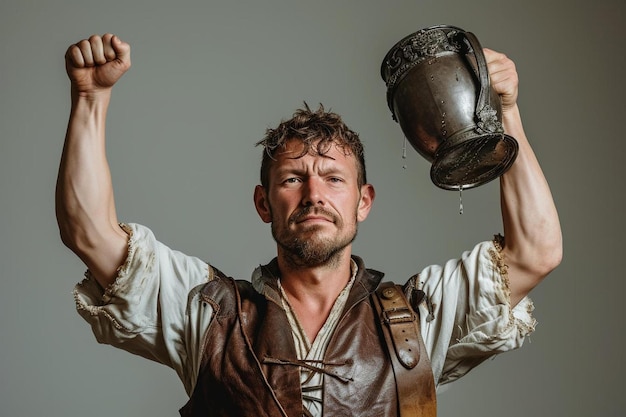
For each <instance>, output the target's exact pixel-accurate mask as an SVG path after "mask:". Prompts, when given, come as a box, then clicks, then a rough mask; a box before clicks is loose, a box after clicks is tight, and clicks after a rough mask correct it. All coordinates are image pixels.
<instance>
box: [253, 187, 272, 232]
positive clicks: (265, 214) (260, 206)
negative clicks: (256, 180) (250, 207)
mask: <svg viewBox="0 0 626 417" xmlns="http://www.w3.org/2000/svg"><path fill="white" fill-rule="evenodd" d="M254 207H256V212H257V213H259V217H260V218H261V220H263V221H264V222H265V223H270V222H271V221H272V210H271V209H270V204H269V200H268V199H267V190H265V187H263V186H262V185H257V186H256V187H255V188H254Z"/></svg>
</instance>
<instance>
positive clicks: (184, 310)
mask: <svg viewBox="0 0 626 417" xmlns="http://www.w3.org/2000/svg"><path fill="white" fill-rule="evenodd" d="M122 227H123V228H124V230H125V231H126V233H128V234H129V243H128V256H127V259H126V261H125V262H124V264H123V265H122V266H121V267H120V268H119V270H118V276H117V278H116V280H115V282H114V283H113V284H112V285H111V286H110V287H109V288H106V289H103V288H102V287H101V286H100V285H99V284H98V283H97V281H96V280H95V279H94V278H93V277H92V275H91V273H90V272H89V271H87V272H86V273H85V279H84V280H83V281H82V282H80V283H79V284H77V285H76V286H75V288H74V299H75V302H76V309H77V311H78V313H79V314H80V315H81V316H82V317H83V318H84V319H85V320H86V321H87V322H88V323H89V324H90V326H91V328H92V331H93V333H94V335H95V337H96V339H97V340H98V342H100V343H105V344H110V345H112V346H115V347H118V348H121V349H124V350H126V351H128V352H131V353H134V354H137V355H140V356H143V357H145V358H148V359H151V360H154V361H157V362H160V363H162V364H164V365H166V366H169V367H171V368H173V369H174V370H175V371H176V372H177V373H178V375H179V377H181V379H182V380H183V382H184V384H185V386H186V387H187V388H188V389H190V385H192V384H193V382H194V381H195V377H196V375H195V372H196V369H195V367H196V366H197V363H196V356H198V355H197V354H196V353H197V352H190V351H189V346H188V344H189V342H190V340H191V339H196V338H198V337H201V336H200V335H199V334H196V335H190V331H191V332H194V330H195V331H196V332H199V331H201V330H200V329H198V327H199V326H198V324H197V323H192V322H190V320H193V317H191V316H193V314H191V315H190V312H189V308H190V307H189V305H190V304H192V302H191V300H192V299H193V298H194V296H195V295H197V293H198V289H197V288H198V286H200V285H201V284H203V283H205V282H207V281H208V279H209V270H210V268H209V266H208V265H207V263H206V262H204V261H202V260H200V259H198V258H195V257H191V256H187V255H185V254H183V253H181V252H177V251H174V250H172V249H170V248H168V247H167V246H165V245H164V244H162V243H161V242H159V241H157V240H156V238H155V237H154V235H153V233H152V232H151V231H150V230H149V229H148V228H146V227H144V226H140V225H137V224H129V225H122ZM190 317H191V319H190Z"/></svg>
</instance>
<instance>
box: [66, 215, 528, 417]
mask: <svg viewBox="0 0 626 417" xmlns="http://www.w3.org/2000/svg"><path fill="white" fill-rule="evenodd" d="M123 227H124V229H125V230H126V232H127V233H128V234H129V235H130V239H129V245H128V257H127V259H126V262H125V263H124V264H123V265H122V266H121V267H120V268H119V271H118V277H117V279H116V280H115V282H114V283H113V284H112V285H111V286H110V287H109V288H107V289H106V290H103V289H102V288H101V287H100V285H99V284H98V283H97V282H96V280H95V279H94V278H93V277H92V276H91V274H90V273H89V271H87V272H86V273H85V279H84V280H83V281H82V282H81V283H79V284H77V285H76V287H75V288H74V299H75V301H76V308H77V310H78V312H79V314H80V315H81V316H82V317H83V318H84V319H85V320H86V321H87V322H89V324H90V325H91V327H92V330H93V332H94V335H95V336H96V339H97V340H98V341H99V342H100V343H106V344H110V345H113V346H116V347H119V348H121V349H124V350H127V351H129V352H131V353H134V354H137V355H140V356H143V357H145V358H148V359H151V360H154V361H157V362H160V363H163V364H164V365H167V366H169V367H171V368H172V369H174V370H175V371H176V373H177V374H178V376H179V377H180V379H181V380H182V382H183V384H184V386H185V389H186V391H187V393H188V394H189V395H191V393H192V391H193V388H194V385H195V383H196V378H197V375H198V372H199V368H200V360H201V357H202V351H201V350H202V346H204V344H203V343H202V339H203V337H204V334H205V331H206V329H207V328H208V325H209V323H210V320H211V316H212V309H211V308H206V307H204V308H200V306H201V303H200V299H199V292H200V289H201V288H202V285H203V284H204V283H206V282H207V281H209V280H210V279H212V274H213V269H212V268H211V267H210V266H209V265H208V264H207V263H206V262H205V261H203V260H201V259H199V258H196V257H191V256H188V255H185V254H183V253H181V252H178V251H175V250H172V249H170V248H168V247H167V246H165V245H164V244H163V243H161V242H159V241H158V240H156V238H155V237H154V235H153V233H152V232H151V231H150V229H148V228H146V227H144V226H140V225H137V224H129V225H123ZM354 268H355V266H353V273H355V272H356V271H354ZM260 276H261V274H260V270H259V268H257V269H256V270H255V271H254V273H253V275H252V280H251V281H252V284H253V286H254V287H255V289H256V290H257V291H258V292H260V293H262V294H266V291H267V288H266V286H265V284H264V283H263V280H261V279H260ZM418 279H419V282H415V285H416V286H417V287H418V288H420V289H422V290H423V291H424V292H425V293H426V295H427V299H428V303H426V302H424V303H422V305H420V320H421V330H422V336H423V339H424V343H425V345H426V348H427V350H428V354H429V357H430V361H431V365H432V368H433V374H434V377H435V382H436V383H437V386H438V387H439V386H441V385H443V384H446V383H449V382H452V381H454V380H455V379H458V378H460V377H461V376H463V375H465V374H466V373H467V372H468V371H469V370H470V369H472V368H473V367H474V366H476V365H477V364H479V363H480V362H482V361H483V360H484V359H486V358H488V357H490V356H493V355H495V354H498V353H502V352H506V351H509V350H513V349H516V348H518V347H520V346H521V345H522V343H523V341H524V338H525V337H526V336H527V335H529V334H530V333H532V332H533V331H534V328H535V324H536V322H535V320H534V318H533V317H532V314H531V312H532V310H533V308H534V307H533V304H532V301H531V300H530V299H529V298H524V299H523V300H522V301H521V302H519V303H518V304H517V305H516V306H515V308H513V309H511V307H510V295H509V288H508V280H507V276H506V267H505V266H504V263H503V260H502V258H501V256H500V248H499V247H498V244H497V242H496V241H486V242H482V243H479V244H478V245H476V246H475V247H474V248H473V249H472V250H471V251H467V252H465V253H463V254H462V255H461V257H460V258H459V259H453V260H450V261H448V262H446V263H445V264H444V265H443V266H437V265H433V266H429V267H427V268H425V269H423V270H422V271H421V272H420V273H419V278H418ZM351 283H352V280H351ZM351 283H350V284H348V287H347V288H346V290H344V293H345V294H347V293H348V292H349V286H350V285H351ZM274 296H276V294H274ZM345 298H346V297H342V296H340V297H339V298H338V299H337V301H336V303H335V306H334V307H333V310H334V311H339V312H340V311H342V309H343V304H344V303H345ZM284 306H285V307H286V311H287V314H288V317H291V318H290V323H291V325H292V331H293V334H294V343H296V348H297V351H298V352H299V353H298V354H299V355H302V358H303V359H304V358H306V359H313V358H321V357H323V353H324V350H325V347H326V344H325V343H324V342H323V339H324V338H323V337H319V338H320V342H319V343H318V342H317V338H316V340H315V341H313V343H312V344H311V343H309V342H308V341H306V338H305V339H304V340H303V339H302V334H303V333H302V329H301V328H300V327H299V324H298V323H297V319H295V315H293V314H291V312H290V311H289V310H290V308H288V305H285V304H284ZM331 316H332V315H331ZM326 324H327V325H328V328H323V333H324V334H327V335H328V336H329V335H330V334H332V331H333V329H334V326H335V325H336V320H334V321H333V320H331V319H330V318H329V321H327V323H326ZM316 343H317V345H316ZM298 345H300V347H298ZM311 355H312V356H311ZM305 405H306V404H305ZM307 408H308V407H307ZM311 411H313V410H311ZM320 412H321V411H320Z"/></svg>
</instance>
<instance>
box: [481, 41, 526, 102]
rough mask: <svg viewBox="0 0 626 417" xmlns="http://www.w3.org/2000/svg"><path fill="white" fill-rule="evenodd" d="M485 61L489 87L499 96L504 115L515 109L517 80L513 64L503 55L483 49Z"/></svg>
mask: <svg viewBox="0 0 626 417" xmlns="http://www.w3.org/2000/svg"><path fill="white" fill-rule="evenodd" d="M483 52H484V54H485V60H486V61H487V68H488V70H489V78H490V79H491V87H492V88H493V89H494V91H495V92H496V93H498V94H499V95H500V99H501V100H502V112H503V113H506V112H507V111H508V110H511V109H513V108H514V107H515V105H516V103H517V93H518V86H519V79H518V77H517V70H516V69H515V63H514V62H513V61H511V60H510V59H509V58H508V57H507V56H506V55H505V54H503V53H500V52H496V51H493V50H491V49H487V48H484V49H483Z"/></svg>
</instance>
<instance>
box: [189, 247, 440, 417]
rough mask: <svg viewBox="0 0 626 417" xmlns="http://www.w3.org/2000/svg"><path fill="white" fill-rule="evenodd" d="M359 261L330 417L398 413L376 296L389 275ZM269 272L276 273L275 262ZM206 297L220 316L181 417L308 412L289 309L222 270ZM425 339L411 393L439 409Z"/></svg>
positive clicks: (328, 398) (332, 352)
mask: <svg viewBox="0 0 626 417" xmlns="http://www.w3.org/2000/svg"><path fill="white" fill-rule="evenodd" d="M354 259H355V261H357V263H358V266H359V273H358V274H357V277H356V281H355V283H354V285H353V287H352V289H351V292H350V294H349V296H348V300H347V302H346V306H345V309H344V311H343V312H342V316H341V318H340V320H339V323H338V324H337V328H336V329H335V332H334V334H333V336H332V338H331V340H330V343H329V345H328V348H327V350H326V353H325V356H324V361H323V362H324V364H325V365H324V373H325V375H324V386H323V414H324V416H331V417H341V416H359V417H369V416H372V417H374V416H375V417H381V416H399V415H400V407H399V405H398V393H397V392H398V391H397V386H396V381H395V378H396V377H395V376H394V369H393V366H392V363H391V362H392V361H391V360H389V358H390V356H389V355H390V353H389V349H388V347H387V344H386V343H385V339H384V337H383V334H382V331H381V324H380V318H379V317H378V315H377V313H376V310H375V308H374V306H373V298H372V292H373V291H375V289H376V287H377V286H378V284H379V283H380V280H381V278H382V273H379V272H376V271H372V270H366V269H365V267H364V265H363V262H362V261H361V260H360V259H359V258H357V257H354ZM264 268H269V269H270V270H274V271H276V272H277V268H276V263H275V261H274V262H273V263H272V264H270V265H268V266H266V267H264ZM275 276H278V274H277V273H276V274H275ZM275 284H276V283H275V281H274V280H273V281H271V282H270V285H272V286H275ZM201 295H202V299H203V303H205V305H211V306H212V307H213V309H214V313H213V319H212V321H211V324H210V326H209V328H208V330H207V332H206V335H205V338H204V349H203V352H204V354H203V357H202V361H201V368H200V373H199V375H198V380H197V383H196V387H195V389H194V392H193V393H192V395H191V398H190V399H189V401H188V403H187V404H186V405H185V406H184V407H183V408H182V409H181V410H180V414H181V416H183V417H192V416H194V417H208V416H230V417H232V416H282V417H302V416H303V415H305V414H304V411H303V404H302V392H301V386H300V371H299V363H298V359H297V356H296V351H295V347H294V342H293V336H292V334H291V327H290V325H289V322H288V319H287V316H286V314H285V312H284V310H283V309H282V307H281V306H280V305H278V304H276V303H275V302H274V301H272V300H269V299H267V298H266V297H265V296H263V295H262V294H259V293H258V292H257V291H256V290H255V289H254V288H253V287H252V285H251V283H249V282H248V281H235V280H233V279H231V278H226V277H225V276H223V275H221V273H219V271H218V273H217V274H216V278H215V279H214V280H212V281H210V282H208V283H207V284H205V286H204V287H203V289H202V291H201ZM417 321H419V319H418V320H417ZM418 335H419V332H418ZM418 337H419V339H420V340H419V342H420V343H419V345H420V346H421V347H422V349H423V350H424V351H423V354H421V355H420V364H418V366H416V367H415V368H413V371H414V373H413V374H412V375H410V376H411V381H413V380H414V381H415V388H414V392H413V393H412V394H413V395H417V396H419V397H420V398H421V400H422V401H424V402H430V403H431V404H433V405H432V406H431V409H432V410H434V404H435V392H434V380H433V376H432V371H431V369H430V363H429V361H428V355H427V354H426V352H425V349H424V348H423V346H424V344H423V342H422V340H421V336H418ZM391 354H392V355H393V354H394V353H393V352H391ZM420 365H422V366H420ZM425 365H428V366H425ZM404 386H405V387H406V384H404ZM417 415H418V414H416V417H417ZM428 415H429V416H430V415H434V413H433V414H428Z"/></svg>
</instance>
